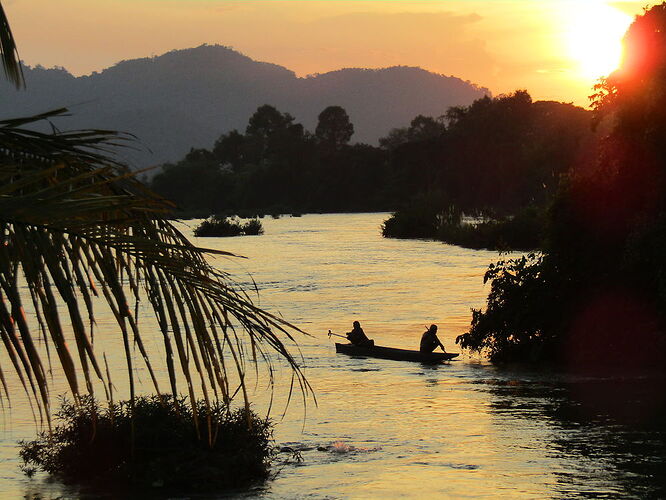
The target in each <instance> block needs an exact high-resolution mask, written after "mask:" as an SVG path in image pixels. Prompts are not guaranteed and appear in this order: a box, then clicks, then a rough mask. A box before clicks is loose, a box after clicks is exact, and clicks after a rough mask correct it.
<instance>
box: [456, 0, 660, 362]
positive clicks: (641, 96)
mask: <svg viewBox="0 0 666 500" xmlns="http://www.w3.org/2000/svg"><path fill="white" fill-rule="evenodd" d="M665 33H666V3H662V4H661V5H658V6H655V7H652V8H651V9H649V10H647V11H646V13H645V14H644V15H642V16H639V17H637V19H636V21H635V22H634V23H633V24H632V26H631V27H630V28H629V31H628V32H627V35H626V37H625V44H626V49H625V50H626V57H625V60H624V62H623V65H622V67H621V68H620V69H618V70H617V71H616V72H615V73H613V74H612V75H610V76H609V77H608V78H607V79H605V80H603V81H602V82H601V83H600V84H599V85H597V86H596V87H595V95H594V101H593V105H594V110H595V121H596V122H597V123H598V124H599V126H600V127H606V133H605V134H604V137H603V139H602V140H601V141H600V147H599V148H597V149H596V150H595V156H594V158H593V160H591V161H588V162H586V163H585V165H584V168H578V169H576V170H574V171H572V172H571V174H570V175H569V176H568V178H567V179H566V181H565V182H563V183H562V185H561V187H560V189H559V191H558V193H557V195H556V196H555V198H554V200H553V202H552V204H551V205H550V207H549V209H548V211H547V219H546V220H547V223H546V224H545V226H544V227H545V234H544V239H543V250H544V252H543V253H542V254H539V255H530V256H525V257H522V258H520V259H517V260H508V261H503V262H499V263H498V264H497V265H495V266H492V267H491V269H490V270H489V271H488V273H487V274H486V279H487V280H490V281H491V283H492V286H491V291H490V294H489V296H488V304H487V307H486V309H485V310H483V311H481V310H479V311H475V312H474V315H473V319H472V327H471V330H470V331H469V332H468V333H467V334H465V335H462V336H461V337H459V342H460V343H461V345H462V346H463V347H468V348H472V349H478V350H482V349H483V350H488V352H489V354H490V355H491V359H493V360H495V361H513V360H533V361H539V362H542V361H544V360H550V361H553V362H556V363H558V364H564V365H568V366H571V367H572V368H575V369H577V370H580V369H594V368H597V367H600V366H604V367H605V368H612V369H615V370H617V371H619V372H621V373H626V372H627V371H629V370H646V369H660V370H664V367H665V366H666V333H665V332H666V261H665V260H664V255H666V58H664V54H666V35H664V34H665Z"/></svg>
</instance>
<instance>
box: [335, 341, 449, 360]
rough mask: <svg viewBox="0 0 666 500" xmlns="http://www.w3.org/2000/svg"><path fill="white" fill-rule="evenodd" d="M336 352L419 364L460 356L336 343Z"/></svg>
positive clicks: (447, 353)
mask: <svg viewBox="0 0 666 500" xmlns="http://www.w3.org/2000/svg"><path fill="white" fill-rule="evenodd" d="M335 352H341V353H343V354H348V355H349V356H366V357H368V358H381V359H392V360H395V361H417V362H419V363H441V362H442V361H448V360H450V359H453V358H455V357H457V356H458V353H457V352H431V353H423V352H421V351H410V350H408V349H396V348H394V347H382V346H380V345H376V346H373V347H359V346H356V345H354V344H338V343H337V342H336V343H335Z"/></svg>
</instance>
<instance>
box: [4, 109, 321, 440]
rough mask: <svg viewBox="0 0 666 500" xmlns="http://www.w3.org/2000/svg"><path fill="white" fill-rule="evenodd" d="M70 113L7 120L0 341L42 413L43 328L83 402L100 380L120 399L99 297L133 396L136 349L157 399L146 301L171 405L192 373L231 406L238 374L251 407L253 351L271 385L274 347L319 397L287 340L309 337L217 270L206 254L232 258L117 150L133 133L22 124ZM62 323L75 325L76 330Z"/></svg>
mask: <svg viewBox="0 0 666 500" xmlns="http://www.w3.org/2000/svg"><path fill="white" fill-rule="evenodd" d="M64 113H66V110H64V109H61V110H56V111H54V112H50V113H45V114H42V115H38V116H34V117H28V118H22V119H15V120H5V121H1V122H0V231H1V234H2V238H3V245H1V246H0V299H1V300H0V336H1V337H2V341H3V343H2V345H3V346H4V348H5V350H6V352H7V354H8V357H9V359H10V360H11V366H12V367H13V369H14V371H15V372H16V373H17V374H18V376H19V378H20V380H21V382H22V384H23V387H24V390H25V391H26V393H28V394H29V395H31V397H32V398H33V399H34V400H35V401H37V404H38V407H39V409H40V411H41V412H42V413H43V414H44V415H46V418H48V415H49V381H48V378H47V377H46V369H45V367H44V363H43V361H42V354H41V353H40V349H38V348H36V347H35V339H38V338H40V337H39V333H38V332H41V333H42V338H43V339H44V340H45V343H46V346H47V347H48V348H52V349H53V351H54V352H55V356H54V358H53V359H54V360H56V361H57V364H58V366H59V367H60V369H61V370H62V371H63V372H64V375H65V378H66V380H67V383H68V384H69V389H70V391H71V393H72V394H73V396H74V398H75V400H78V399H79V398H80V395H81V393H82V392H83V391H85V392H86V393H88V394H91V395H92V394H93V393H94V388H95V386H96V384H97V382H96V381H101V385H102V387H103V388H104V390H105V393H106V397H107V398H111V397H112V394H111V389H112V386H111V381H110V378H109V371H108V365H107V366H106V370H103V369H102V368H103V367H104V366H105V365H106V361H105V360H104V361H105V363H104V364H102V363H100V362H99V361H98V354H96V352H95V349H94V345H93V326H94V324H95V314H94V310H93V303H94V302H95V301H100V300H101V301H103V304H105V306H106V308H107V309H108V310H109V311H110V313H111V315H112V317H113V318H114V319H115V322H116V323H117V326H118V328H117V332H118V335H119V336H121V337H122V340H123V346H124V353H125V358H126V362H127V376H128V385H129V388H130V395H131V397H132V398H133V397H134V395H135V390H136V389H135V387H136V385H135V380H134V364H135V360H134V354H133V349H132V347H133V346H135V347H137V348H138V351H139V354H140V356H139V358H140V359H139V362H140V363H142V364H143V365H144V366H145V367H146V369H147V371H148V373H149V374H150V378H151V381H152V384H153V386H154V389H155V391H156V392H157V393H158V394H159V393H160V388H159V386H158V380H157V376H156V375H155V369H154V367H153V363H154V360H151V356H150V353H149V352H148V350H147V349H146V347H145V343H144V341H143V339H142V336H141V333H140V329H139V327H138V324H139V323H138V317H137V316H138V311H139V308H138V302H139V301H140V300H142V299H147V301H148V303H149V304H150V305H151V307H152V310H153V312H154V314H155V320H156V323H157V325H158V327H159V329H160V331H161V334H162V341H163V346H164V350H165V353H166V357H165V359H164V361H163V363H164V365H166V369H167V374H168V380H169V385H170V391H171V393H172V394H173V395H174V396H175V397H174V400H176V399H178V398H177V396H178V394H179V392H180V390H181V389H180V388H179V380H180V379H181V377H182V380H184V381H185V385H186V388H187V392H188V394H189V396H190V398H192V400H194V398H195V396H196V394H197V393H199V394H202V395H203V397H204V399H205V400H206V401H210V400H215V399H217V398H222V399H223V400H225V401H228V400H229V399H230V398H231V397H232V395H231V394H230V377H231V378H234V379H238V380H239V383H240V387H239V390H240V392H241V393H242V394H243V396H244V399H245V404H246V405H247V404H249V402H248V401H247V391H246V388H245V381H246V369H247V367H246V360H245V355H246V353H248V352H250V353H252V359H251V360H252V361H253V362H254V365H255V367H256V366H257V363H261V365H262V366H264V367H266V370H267V373H268V379H269V380H270V381H271V382H272V381H273V364H272V361H271V356H270V354H271V353H277V354H278V355H279V356H280V357H281V358H282V359H284V360H286V362H287V364H288V365H289V366H290V367H291V369H292V370H293V373H294V377H295V379H296V380H297V382H298V385H299V387H300V388H301V391H302V393H303V397H304V398H305V397H306V395H307V394H310V393H311V389H310V386H309V384H308V382H307V380H306V379H305V377H304V376H303V373H302V371H301V369H300V367H299V364H298V363H297V361H296V359H295V358H294V357H293V356H292V355H291V354H290V352H289V350H288V349H287V347H286V345H285V343H286V344H295V338H294V334H295V333H299V332H300V333H303V332H301V331H300V330H299V329H298V328H296V327H294V326H293V325H290V324H289V323H288V322H286V321H285V320H283V319H282V318H280V317H277V316H275V315H272V314H270V313H268V312H266V311H263V310H262V309H260V308H258V307H256V306H255V305H254V304H253V303H252V301H251V300H250V298H249V296H248V294H247V293H245V292H244V291H243V290H242V288H240V287H239V286H238V285H237V284H235V283H233V282H232V281H231V280H230V279H229V276H228V275H227V274H226V273H224V272H222V271H218V270H216V269H215V268H213V267H212V266H211V265H210V264H209V263H208V261H207V260H206V254H207V253H219V254H223V255H231V254H229V253H228V252H219V251H218V252H212V251H208V250H206V249H202V248H198V247H195V246H193V245H192V244H191V243H190V242H189V241H188V240H187V239H186V238H185V237H184V236H183V234H182V233H181V232H180V231H179V230H178V229H177V228H176V227H175V226H174V225H173V224H172V223H171V222H170V221H169V220H168V219H167V217H168V215H169V213H170V210H171V209H172V208H173V205H172V204H171V203H170V202H168V201H166V200H164V199H161V198H160V197H159V196H157V195H155V194H154V193H151V192H150V191H149V190H148V189H147V188H146V187H145V186H143V185H142V184H141V183H140V182H139V181H138V180H136V178H135V177H134V176H133V175H132V174H131V173H130V172H129V171H128V169H127V168H126V167H124V166H123V165H122V164H120V163H119V162H118V161H116V160H114V159H113V157H111V156H110V153H111V152H112V151H113V150H114V148H117V147H118V145H122V144H125V143H127V141H129V140H130V139H131V137H130V136H127V135H122V134H116V133H114V132H109V131H104V130H88V131H73V132H62V133H61V132H56V133H53V134H46V133H40V132H35V131H33V130H28V129H25V128H23V127H25V126H26V125H31V124H32V123H34V122H35V121H39V120H43V119H50V118H52V117H54V116H58V115H62V114H64ZM20 281H21V283H25V285H26V286H25V288H27V290H28V293H29V295H30V299H31V302H30V303H29V304H31V305H32V306H33V308H34V317H35V318H36V320H35V321H32V320H31V318H32V317H30V318H27V317H26V315H25V314H24V309H25V308H24V305H23V301H24V300H25V297H24V296H23V295H22V293H20V292H19V282H20ZM100 292H101V293H100ZM5 303H6V304H7V307H5V305H4V304H5ZM130 304H135V307H134V310H132V307H131V306H130ZM62 316H64V317H62ZM65 320H66V321H65ZM35 322H36V323H37V325H34V324H32V323H35ZM62 323H67V324H71V325H72V327H71V329H69V330H67V331H66V330H65V329H64V328H63V326H62ZM19 338H20V341H19V340H18V339H19ZM68 338H69V339H71V340H73V343H72V349H73V352H70V348H69V346H68V342H67V340H68ZM48 352H49V351H47V353H48ZM49 356H50V355H49ZM49 359H50V358H49ZM49 362H50V361H49ZM230 369H231V370H232V372H229V370H230ZM80 376H82V377H83V382H84V384H83V386H82V385H81V381H80V380H79V377H80ZM0 383H3V384H4V374H0ZM82 387H85V389H82ZM208 430H209V432H208V436H209V438H210V436H211V435H212V434H211V430H210V429H208Z"/></svg>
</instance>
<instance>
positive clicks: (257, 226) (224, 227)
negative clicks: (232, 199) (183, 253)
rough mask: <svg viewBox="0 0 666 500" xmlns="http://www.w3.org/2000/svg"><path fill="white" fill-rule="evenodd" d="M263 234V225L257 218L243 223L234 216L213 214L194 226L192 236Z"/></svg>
mask: <svg viewBox="0 0 666 500" xmlns="http://www.w3.org/2000/svg"><path fill="white" fill-rule="evenodd" d="M259 234H264V226H263V225H262V224H261V221H260V220H259V219H251V220H249V221H247V222H245V223H243V222H241V221H240V220H238V219H236V218H234V217H224V216H219V215H213V216H211V217H209V218H208V219H206V220H204V221H202V222H201V224H199V225H198V226H197V227H196V228H194V236H249V235H255V236H256V235H259Z"/></svg>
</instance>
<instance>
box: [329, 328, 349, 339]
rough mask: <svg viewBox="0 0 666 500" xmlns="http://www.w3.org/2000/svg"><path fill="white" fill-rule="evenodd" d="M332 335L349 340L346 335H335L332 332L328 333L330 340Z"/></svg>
mask: <svg viewBox="0 0 666 500" xmlns="http://www.w3.org/2000/svg"><path fill="white" fill-rule="evenodd" d="M331 335H335V336H336V337H341V338H343V339H346V338H347V337H345V336H344V335H338V334H337V333H333V332H332V331H331V330H329V331H328V338H329V339H330V338H331Z"/></svg>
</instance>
